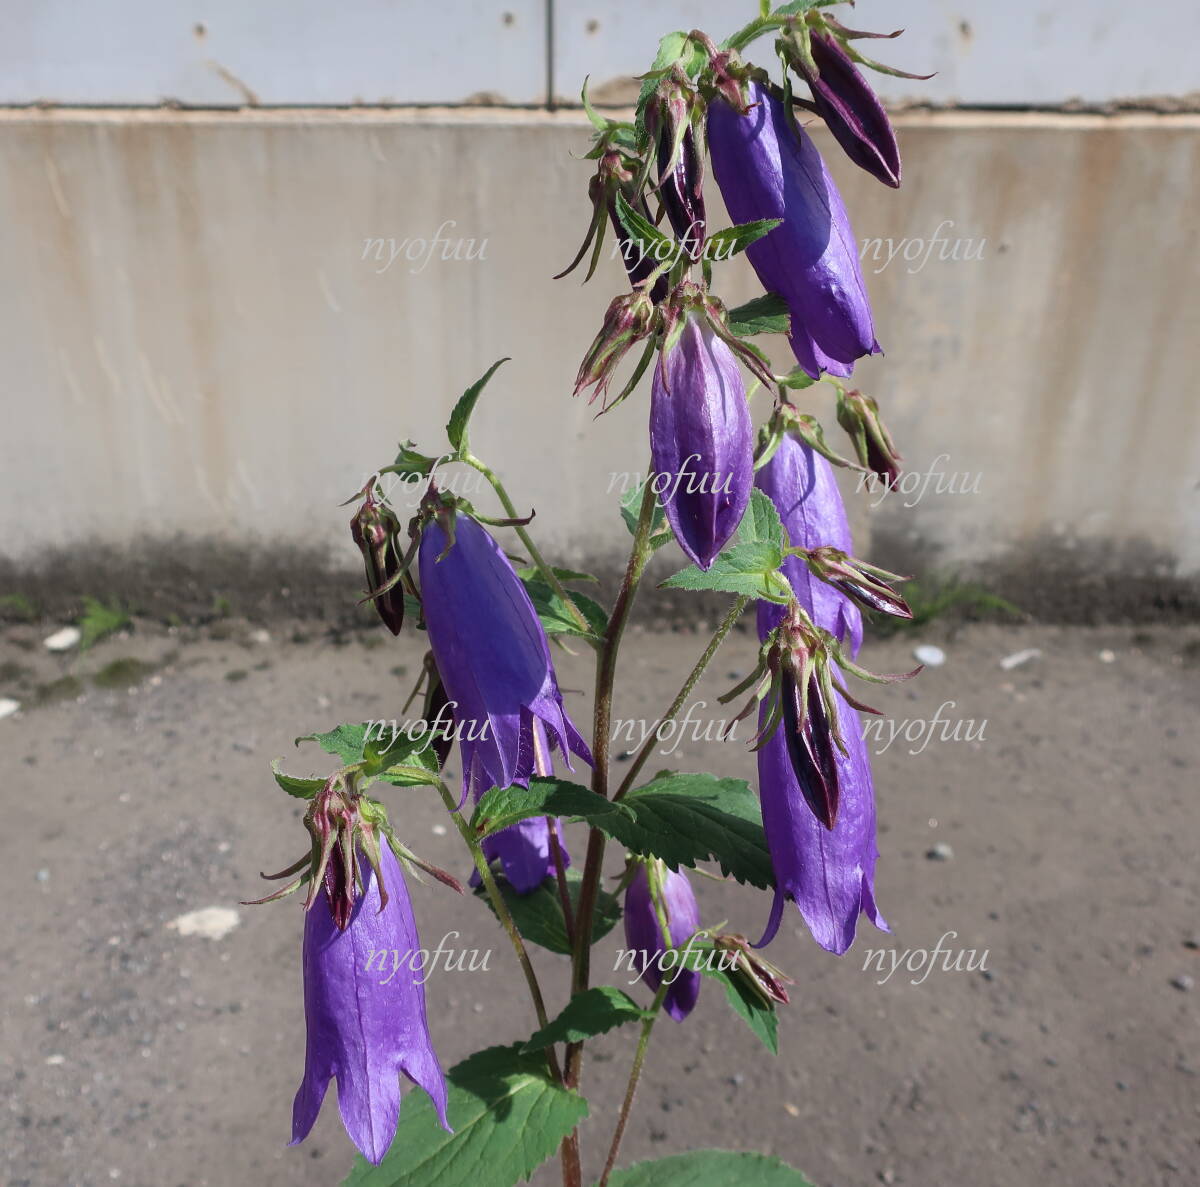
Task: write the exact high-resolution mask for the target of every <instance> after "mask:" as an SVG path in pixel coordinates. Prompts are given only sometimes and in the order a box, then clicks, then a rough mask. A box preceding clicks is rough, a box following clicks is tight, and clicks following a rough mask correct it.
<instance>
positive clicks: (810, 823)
mask: <svg viewBox="0 0 1200 1187" xmlns="http://www.w3.org/2000/svg"><path fill="white" fill-rule="evenodd" d="M757 483H758V486H759V487H760V489H762V490H763V491H764V492H765V493H766V494H767V495H768V497H769V498H770V499H771V501H772V502H773V503H774V504H775V506H776V508H777V509H778V511H779V514H780V518H781V519H782V520H783V525H784V527H785V528H786V530H787V532H788V536H789V538H790V540H791V543H792V544H793V545H797V546H800V547H804V548H816V547H819V546H821V545H825V544H828V545H833V546H835V547H837V548H840V549H842V550H843V551H846V552H850V551H851V550H852V549H851V540H850V529H849V526H848V524H847V522H846V511H845V507H844V505H843V503H842V498H841V495H840V494H839V492H838V488H837V483H836V480H835V479H834V476H833V470H832V468H831V467H830V465H829V463H828V462H827V461H826V460H825V459H824V458H823V457H821V456H820V455H819V454H817V453H816V452H814V451H813V450H812V449H811V448H810V447H809V446H807V445H805V444H803V443H802V442H800V441H797V440H796V439H795V438H793V437H791V436H790V435H785V436H784V438H783V440H782V441H781V443H780V446H779V449H778V450H777V451H776V453H775V455H774V456H773V457H772V458H771V460H770V461H769V462H768V463H767V464H766V465H765V466H763V468H762V469H761V470H760V471H759V472H758V477H757ZM784 573H785V575H786V576H787V578H788V580H789V581H790V582H791V584H792V589H793V591H794V593H795V594H796V597H797V599H798V600H799V601H800V603H801V605H802V606H803V607H804V609H805V610H807V611H808V613H809V615H810V616H811V617H812V619H813V622H814V623H816V625H817V626H819V627H821V628H823V629H824V630H827V631H829V632H830V634H832V635H833V636H834V637H835V638H837V639H838V640H839V642H841V643H842V645H843V646H844V647H845V649H846V650H847V651H848V652H849V653H850V654H851V655H856V654H857V652H858V649H859V646H860V644H861V642H862V615H861V613H860V612H859V610H858V608H857V607H856V606H855V605H854V604H853V603H852V602H851V601H850V600H849V599H848V598H847V597H846V596H845V595H844V594H842V593H839V592H838V591H837V590H836V589H834V588H833V587H832V586H830V585H828V584H826V583H825V582H823V581H820V580H818V578H816V577H815V576H813V574H812V573H811V572H810V571H809V569H808V566H807V565H805V564H804V562H803V561H802V560H800V558H798V557H789V558H788V559H787V560H786V561H785V562H784ZM785 612H786V611H785V608H784V607H781V606H775V605H773V604H771V603H769V602H760V603H759V604H758V634H759V639H760V640H765V639H766V637H767V635H768V634H770V632H771V631H772V630H773V629H774V628H775V627H776V626H778V624H779V622H780V620H781V619H782V617H783V615H784V613H785ZM834 697H835V702H836V707H837V715H838V723H839V726H840V728H841V732H842V736H843V740H844V741H845V744H846V750H847V753H846V754H843V753H842V752H841V751H840V750H839V749H838V748H837V746H836V745H835V746H832V747H831V748H830V750H831V754H832V760H833V762H834V764H835V767H836V782H837V787H838V798H837V817H836V820H835V822H834V824H833V827H832V828H827V827H826V826H825V825H824V824H823V823H822V822H821V821H820V820H818V819H817V816H816V815H815V814H814V811H813V809H812V807H810V804H809V797H807V796H806V795H805V789H804V788H803V787H802V786H801V784H800V780H799V777H798V776H797V773H796V764H795V763H794V761H793V755H791V754H790V753H789V748H788V738H787V736H786V734H785V728H786V726H781V727H780V728H779V729H776V730H775V732H774V734H772V736H771V737H770V739H769V740H768V741H767V742H766V743H765V744H764V745H763V746H762V747H761V749H760V750H759V751H758V783H759V796H760V799H761V801H762V814H763V829H764V831H765V832H766V837H767V848H768V849H769V850H770V853H771V864H772V866H773V867H774V870H775V882H776V890H775V900H774V903H773V904H772V907H771V915H770V918H769V920H768V922H767V927H766V930H765V932H764V933H763V937H762V939H760V940H759V941H758V944H757V945H756V946H757V947H762V946H763V945H765V944H768V943H770V942H771V940H772V939H774V937H775V933H776V932H777V931H778V930H779V924H780V922H781V920H782V917H783V908H784V905H785V903H786V901H787V899H788V898H791V899H793V900H794V901H795V903H796V906H797V907H798V908H799V909H800V914H801V916H802V917H803V919H804V922H805V923H806V924H807V926H808V929H809V931H811V932H812V935H813V938H814V939H815V940H816V941H817V943H818V944H820V945H821V947H822V948H825V949H827V950H828V951H830V952H835V953H838V954H839V955H840V954H841V953H843V952H845V951H846V950H847V949H848V948H849V947H850V945H851V944H852V943H853V941H854V933H855V929H856V927H857V924H858V916H859V914H860V913H865V914H866V916H867V918H868V919H870V920H871V922H872V923H874V924H875V926H876V927H878V928H880V929H881V930H883V931H887V930H888V926H887V923H886V922H885V920H884V919H883V917H882V916H881V915H880V914H879V911H878V909H877V907H876V906H875V897H874V878H875V862H876V859H877V858H878V856H879V851H878V849H877V848H876V845H875V790H874V784H873V783H872V780H871V766H870V760H869V758H868V755H867V746H866V741H865V739H864V737H863V731H862V723H861V722H860V721H859V718H858V714H857V713H856V712H855V711H854V710H853V709H852V708H851V707H850V705H848V704H847V703H846V701H845V699H844V698H843V697H842V696H841V694H840V693H836V692H835V694H834ZM766 714H767V706H765V705H764V706H763V709H762V711H761V714H760V728H761V726H762V725H763V724H764V723H765V721H766Z"/></svg>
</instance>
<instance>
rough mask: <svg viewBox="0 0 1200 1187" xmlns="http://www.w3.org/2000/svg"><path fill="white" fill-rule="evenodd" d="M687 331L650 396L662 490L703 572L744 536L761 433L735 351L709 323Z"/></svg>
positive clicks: (653, 450)
mask: <svg viewBox="0 0 1200 1187" xmlns="http://www.w3.org/2000/svg"><path fill="white" fill-rule="evenodd" d="M684 317H685V320H684V326H683V332H682V334H681V336H680V338H679V341H678V342H677V343H676V344H675V345H674V346H673V347H672V348H671V350H670V351H669V352H668V354H667V357H666V361H665V370H666V382H665V383H664V382H663V374H662V370H663V369H662V368H658V367H656V368H655V371H654V382H653V384H652V386H651V392H650V455H651V461H652V463H653V470H654V479H653V482H654V484H655V486H654V489H655V491H656V492H657V493H658V497H659V502H661V503H662V505H663V509H664V510H665V511H666V513H667V520H668V522H669V523H670V525H671V528H672V530H673V531H674V532H675V538H676V539H677V540H678V541H679V545H680V547H681V548H682V549H683V551H684V552H685V553H686V554H687V555H688V557H689V558H690V559H691V560H693V561H694V562H695V563H696V564H697V565H699V566H700V568H702V569H707V568H709V567H710V566H711V565H712V563H713V560H714V559H715V558H716V555H717V553H718V552H720V551H721V549H722V548H723V547H724V546H725V544H726V543H727V541H728V540H729V538H730V537H731V536H732V535H733V533H734V532H735V531H736V530H737V526H738V524H739V523H740V522H741V518H742V514H743V513H744V512H745V510H746V505H747V504H748V503H749V502H750V488H751V485H752V483H753V481H754V429H753V426H752V424H751V422H750V409H749V407H748V406H747V402H746V388H745V385H744V384H743V382H742V376H741V372H740V371H739V370H738V365H737V361H736V359H735V358H734V355H733V352H732V351H731V350H730V349H729V347H728V346H726V344H725V343H724V342H722V341H721V339H720V338H719V337H718V336H717V334H716V333H715V332H714V330H713V329H712V326H711V325H710V324H709V322H708V320H707V318H706V317H705V316H704V315H702V314H699V313H695V312H689V313H687V314H685V315H684Z"/></svg>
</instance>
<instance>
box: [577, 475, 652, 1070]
mask: <svg viewBox="0 0 1200 1187" xmlns="http://www.w3.org/2000/svg"><path fill="white" fill-rule="evenodd" d="M654 504H655V495H654V489H653V487H652V485H651V483H650V482H649V481H647V482H646V484H645V486H644V487H643V489H642V504H641V508H640V510H639V512H638V519H637V527H636V528H635V530H634V535H633V547H632V548H631V549H630V551H629V562H628V564H627V565H626V566H625V577H624V580H623V581H622V582H621V588H620V590H619V592H618V593H617V600H616V601H615V602H614V603H613V610H612V616H611V617H610V618H609V620H608V629H607V630H606V631H605V632H604V642H603V644H602V646H601V648H600V657H599V659H598V661H597V663H596V703H595V708H594V711H593V729H592V758H593V760H594V762H595V765H594V766H593V767H592V790H593V791H594V792H595V793H596V794H597V795H601V796H604V797H605V798H606V799H607V798H608V771H609V739H610V737H611V734H612V693H613V680H614V678H615V676H616V671H617V652H618V651H619V650H620V646H621V636H622V635H623V634H624V632H625V626H626V624H627V623H628V621H629V613H630V611H631V610H632V609H633V602H634V598H635V597H636V596H637V589H638V584H639V583H640V582H641V579H642V573H643V571H644V570H645V568H646V562H647V560H649V559H650V553H651V551H652V550H651V547H650V527H651V524H652V523H653V520H654ZM603 865H604V834H603V833H602V832H601V831H600V830H599V829H598V828H594V829H592V831H591V834H590V835H589V836H588V847H587V858H586V859H585V862H584V867H583V880H582V883H581V885H580V890H579V907H578V909H577V910H576V912H575V948H574V952H573V953H572V969H571V993H572V995H574V994H576V993H582V992H583V991H584V990H585V989H587V987H588V979H589V977H590V975H591V959H590V958H591V950H592V917H593V915H594V914H595V909H596V899H597V896H598V893H599V890H600V875H601V872H602V868H603ZM566 1063H567V1067H566V1084H567V1087H568V1088H576V1087H578V1085H579V1074H580V1070H581V1068H582V1066H583V1044H582V1043H570V1044H568V1046H567V1056H566Z"/></svg>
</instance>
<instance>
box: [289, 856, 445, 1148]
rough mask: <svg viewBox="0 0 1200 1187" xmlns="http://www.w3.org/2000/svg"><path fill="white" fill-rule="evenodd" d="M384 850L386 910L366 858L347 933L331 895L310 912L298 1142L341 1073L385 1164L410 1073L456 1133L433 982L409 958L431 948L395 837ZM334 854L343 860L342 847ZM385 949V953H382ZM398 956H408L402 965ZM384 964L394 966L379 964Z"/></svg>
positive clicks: (357, 1130)
mask: <svg viewBox="0 0 1200 1187" xmlns="http://www.w3.org/2000/svg"><path fill="white" fill-rule="evenodd" d="M379 849H380V866H381V869H382V871H383V883H384V887H385V889H386V891H387V896H388V897H387V905H386V906H385V907H383V909H382V910H381V909H380V897H379V884H378V881H377V880H376V877H375V874H374V872H373V871H372V869H371V867H370V865H369V864H368V863H367V862H366V861H365V860H363V861H362V862H361V867H362V876H363V893H362V896H361V897H360V898H359V899H358V900H357V901H356V902H355V905H354V909H353V912H352V913H351V915H350V920H349V923H348V925H347V927H346V929H345V930H344V931H343V930H341V929H339V927H338V926H337V924H336V923H335V922H334V918H333V914H332V912H331V911H330V908H329V900H328V898H327V897H326V895H325V894H324V893H320V894H318V895H317V896H316V899H315V900H314V902H313V904H312V906H311V907H310V908H309V910H308V912H307V913H306V915H305V917H304V1016H305V1022H306V1025H307V1030H308V1041H307V1045H306V1049H305V1057H304V1081H303V1083H301V1085H300V1090H299V1091H298V1092H297V1093H296V1100H295V1103H294V1104H293V1105H292V1141H291V1144H292V1145H293V1146H294V1145H295V1144H296V1143H297V1142H301V1141H303V1140H304V1139H305V1138H306V1137H307V1136H308V1133H309V1130H311V1129H312V1127H313V1122H314V1121H316V1119H317V1114H318V1113H319V1112H320V1111H321V1102H322V1101H323V1100H324V1099H325V1093H326V1090H327V1089H328V1087H329V1080H330V1078H331V1077H335V1076H336V1077H337V1082H338V1111H339V1112H340V1113H341V1115H342V1123H343V1124H344V1125H345V1127H346V1132H347V1133H348V1134H349V1135H350V1138H351V1140H352V1141H353V1142H354V1144H355V1145H356V1146H357V1147H358V1148H359V1150H360V1151H362V1155H363V1157H364V1158H366V1159H367V1160H368V1161H370V1162H373V1163H378V1162H380V1160H381V1159H382V1158H383V1156H384V1155H385V1154H386V1153H387V1151H388V1147H389V1146H390V1145H391V1144H392V1139H393V1138H394V1137H395V1136H396V1124H397V1120H398V1118H399V1115H400V1080H399V1073H400V1072H403V1073H404V1074H405V1075H406V1076H407V1077H408V1078H409V1079H410V1080H412V1081H413V1082H414V1083H416V1084H419V1085H420V1086H421V1087H422V1088H423V1089H425V1091H426V1092H427V1093H429V1095H430V1097H431V1098H432V1100H433V1105H434V1109H435V1110H436V1112H437V1116H438V1120H439V1121H440V1122H441V1123H442V1127H443V1128H444V1129H446V1130H447V1131H449V1129H450V1126H449V1123H448V1122H447V1120H446V1081H445V1078H444V1077H443V1075H442V1069H441V1066H440V1065H439V1064H438V1059H437V1056H436V1055H435V1054H434V1050H433V1045H432V1043H431V1042H430V1038H429V1024H428V1022H427V1020H426V1017H425V988H424V986H423V985H421V984H419V983H418V982H417V981H416V980H415V979H414V977H415V974H414V972H413V971H412V970H410V968H409V967H408V957H407V955H406V954H408V953H414V952H418V951H419V950H420V947H421V944H420V940H419V939H418V938H417V928H416V924H415V923H414V921H413V914H412V907H411V905H410V903H409V898H408V888H407V887H406V886H405V884H404V876H403V874H402V873H401V872H400V863H399V862H398V861H397V860H396V857H395V854H393V853H392V850H391V847H390V845H389V844H388V843H387V842H386V841H385V842H384V843H383V844H382V845H381V846H380V847H379ZM332 860H333V861H340V860H341V858H340V855H338V854H337V853H336V851H335V855H334V857H333V858H332ZM380 952H381V953H383V956H382V957H377V958H375V959H373V958H372V954H373V953H380ZM393 953H395V954H397V955H396V956H395V957H394V956H393ZM396 959H399V960H400V961H401V962H402V963H400V965H399V967H398V969H397V968H394V961H395V960H396ZM382 960H386V965H385V966H384V967H376V966H377V965H378V964H379V962H380V961H382Z"/></svg>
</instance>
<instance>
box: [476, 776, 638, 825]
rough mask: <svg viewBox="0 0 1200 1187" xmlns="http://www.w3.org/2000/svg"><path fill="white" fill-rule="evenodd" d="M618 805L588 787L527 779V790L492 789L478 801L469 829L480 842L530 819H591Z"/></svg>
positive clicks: (563, 781)
mask: <svg viewBox="0 0 1200 1187" xmlns="http://www.w3.org/2000/svg"><path fill="white" fill-rule="evenodd" d="M616 809H617V805H615V804H613V803H612V802H611V801H610V800H606V799H605V798H604V797H603V796H602V795H597V794H596V793H595V792H594V791H592V790H591V789H590V788H587V787H582V786H580V784H578V783H568V782H567V781H566V780H565V779H543V778H540V777H538V776H534V778H532V779H530V781H529V786H528V787H520V786H518V785H517V784H513V786H512V787H493V788H492V789H491V791H489V792H487V793H486V794H485V795H484V796H483V798H482V799H481V800H480V801H479V804H478V806H477V807H476V808H475V814H474V815H473V816H472V817H471V827H472V828H473V829H474V830H475V832H476V834H477V835H478V837H479V839H480V840H482V839H483V838H484V837H490V836H491V835H492V834H493V833H498V832H499V831H500V830H501V829H502V828H508V826H509V825H511V824H517V823H518V822H520V821H522V820H528V819H529V818H530V817H531V816H566V817H570V818H572V819H579V820H590V819H591V818H592V817H593V816H595V815H597V814H600V815H603V814H604V813H605V812H612V811H615V810H616Z"/></svg>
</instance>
